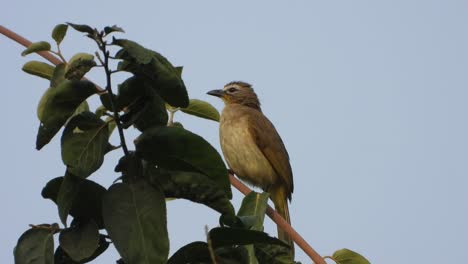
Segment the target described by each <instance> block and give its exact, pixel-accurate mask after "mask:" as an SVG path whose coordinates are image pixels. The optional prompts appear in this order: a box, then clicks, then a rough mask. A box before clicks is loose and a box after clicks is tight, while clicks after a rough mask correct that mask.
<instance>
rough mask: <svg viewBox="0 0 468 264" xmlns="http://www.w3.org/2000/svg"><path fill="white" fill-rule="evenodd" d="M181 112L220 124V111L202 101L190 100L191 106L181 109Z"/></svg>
mask: <svg viewBox="0 0 468 264" xmlns="http://www.w3.org/2000/svg"><path fill="white" fill-rule="evenodd" d="M180 110H181V111H182V112H184V113H186V114H189V115H194V116H198V117H201V118H205V119H210V120H213V121H217V122H219V112H218V110H216V108H214V106H212V105H211V104H209V103H207V102H205V101H202V100H198V99H190V103H189V106H188V107H187V108H181V109H180Z"/></svg>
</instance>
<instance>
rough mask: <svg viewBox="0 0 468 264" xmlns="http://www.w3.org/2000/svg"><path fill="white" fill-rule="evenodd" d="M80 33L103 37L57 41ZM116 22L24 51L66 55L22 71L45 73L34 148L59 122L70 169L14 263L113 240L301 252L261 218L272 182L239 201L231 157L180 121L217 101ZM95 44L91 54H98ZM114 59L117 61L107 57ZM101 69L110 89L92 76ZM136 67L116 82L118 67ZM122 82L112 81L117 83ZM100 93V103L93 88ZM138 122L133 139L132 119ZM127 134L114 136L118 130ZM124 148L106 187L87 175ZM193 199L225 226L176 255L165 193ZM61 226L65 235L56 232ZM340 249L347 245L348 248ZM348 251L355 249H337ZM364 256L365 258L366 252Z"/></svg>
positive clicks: (189, 256)
mask: <svg viewBox="0 0 468 264" xmlns="http://www.w3.org/2000/svg"><path fill="white" fill-rule="evenodd" d="M69 27H71V28H73V29H74V30H76V31H78V32H81V33H84V34H85V36H86V37H88V38H90V39H91V40H93V41H94V42H95V43H96V45H97V48H98V51H97V52H94V53H83V52H80V53H76V54H75V55H73V56H72V57H71V58H70V59H69V60H66V59H65V56H64V55H63V54H62V52H61V49H60V45H61V44H62V42H63V41H64V40H65V37H66V34H67V31H68V28H69ZM123 32H124V31H123V29H121V28H120V27H117V26H115V25H114V26H107V27H104V29H102V30H98V29H96V28H92V27H90V26H88V25H80V24H72V23H67V24H59V25H57V26H56V27H55V28H54V29H53V31H52V39H53V40H54V41H55V47H56V49H53V48H52V45H51V44H50V43H49V42H46V41H40V42H36V43H33V44H31V45H30V46H29V47H28V48H27V49H26V50H24V51H23V52H22V55H23V56H25V55H28V54H31V53H37V52H51V53H54V54H56V55H57V56H58V57H59V58H60V59H61V61H62V63H60V64H58V65H50V64H48V63H44V62H41V61H29V62H27V63H26V64H24V66H23V70H24V71H25V72H26V73H29V74H32V75H35V76H38V77H41V78H44V79H46V80H48V82H49V83H48V88H47V89H46V91H45V92H44V94H43V96H42V98H41V99H40V101H39V104H38V108H37V116H38V119H39V128H38V133H37V139H36V148H37V149H38V150H41V149H42V148H43V147H45V146H46V145H47V144H48V143H49V142H50V141H51V140H53V138H54V137H55V136H56V135H57V134H60V131H61V137H60V145H61V156H62V161H63V165H64V173H63V176H60V177H56V178H53V179H51V180H50V181H49V182H48V183H47V184H46V186H45V187H44V188H43V190H42V193H41V194H42V197H43V198H45V199H50V200H51V201H53V202H54V203H55V204H56V205H57V211H58V215H59V218H60V220H61V222H62V225H63V228H60V227H59V225H58V224H43V225H35V226H32V227H31V228H30V229H29V230H27V231H26V232H24V233H23V234H22V235H21V237H20V238H19V240H18V243H17V246H16V247H15V250H14V256H15V263H21V264H22V263H55V264H65V263H67V264H74V263H88V262H90V261H92V260H94V259H95V258H97V257H99V255H101V254H102V253H103V252H105V251H106V249H107V248H108V247H109V245H110V244H112V245H114V246H115V248H116V249H117V251H118V252H119V254H120V256H121V259H120V260H119V261H118V263H127V264H128V263H130V264H133V263H148V264H149V263H152V264H153V263H171V264H184V263H200V264H201V263H252V264H256V263H281V264H286V263H295V262H294V260H293V258H292V253H291V249H290V248H289V246H288V245H287V244H285V243H284V242H282V241H281V240H279V239H277V238H274V237H272V236H269V235H268V234H267V233H265V232H264V230H263V221H264V218H265V212H266V209H267V202H268V194H267V193H256V192H252V193H250V194H249V195H247V196H246V197H245V198H244V200H243V202H242V205H241V207H240V209H239V210H238V211H237V213H236V211H235V209H234V206H233V205H232V203H231V198H232V192H231V187H230V182H229V178H228V171H227V169H226V166H225V164H224V162H223V160H222V158H221V156H220V154H219V153H218V152H217V151H216V149H215V148H214V147H213V146H211V145H210V144H209V143H208V142H207V141H206V140H205V139H204V138H203V137H201V136H199V135H196V134H195V133H193V132H190V131H189V130H187V129H185V128H184V127H183V125H182V124H180V123H179V122H175V121H174V115H175V113H176V112H178V111H181V112H183V113H186V114H189V115H193V116H197V117H201V118H205V119H208V120H213V121H219V113H218V111H217V110H216V109H215V108H214V107H213V106H211V105H210V104H209V103H207V102H204V101H202V100H198V99H190V98H189V96H188V92H187V87H186V85H185V83H184V81H183V79H182V67H176V66H174V65H172V64H171V63H170V62H169V60H168V59H167V58H165V57H164V56H163V55H161V54H160V53H158V52H156V51H153V50H150V49H147V48H145V47H143V46H142V45H140V44H138V43H137V42H135V41H131V40H127V39H116V38H115V37H112V39H110V36H111V35H113V34H115V33H123ZM93 54H94V55H93ZM112 60H116V61H117V62H118V66H117V68H116V69H115V70H113V69H111V68H110V61H112ZM99 68H103V69H104V74H105V77H106V83H105V85H103V86H104V87H105V89H102V88H100V87H99V86H97V85H96V84H94V83H93V82H91V81H89V80H87V79H86V78H85V76H86V74H87V73H88V72H89V71H91V70H94V69H99ZM119 72H127V73H130V75H131V76H130V77H129V78H127V79H126V80H125V81H123V82H122V83H120V84H118V85H116V87H117V89H113V88H114V86H113V84H112V76H113V74H118V73H119ZM114 90H116V92H115V93H114ZM92 96H97V97H99V99H100V101H101V103H102V105H101V106H99V107H97V108H95V109H92V108H91V107H90V105H89V104H88V98H90V97H92ZM132 127H134V128H136V129H137V130H138V131H139V132H140V134H139V136H138V137H137V138H136V139H135V140H134V141H133V143H134V144H133V146H131V147H127V145H126V138H125V134H124V131H125V130H127V129H131V128H132ZM115 130H117V131H118V133H119V139H120V142H118V143H117V144H116V145H117V146H115V144H112V143H111V142H110V136H111V134H112V133H113V131H115ZM119 148H122V150H123V156H122V157H121V158H120V160H119V161H118V163H117V164H116V166H115V172H116V174H115V175H108V177H113V179H115V181H114V183H113V184H112V185H111V186H108V187H104V186H101V185H100V184H98V183H96V182H95V181H93V180H92V179H90V178H91V177H92V176H93V175H94V174H95V173H96V171H98V170H99V169H100V168H101V166H102V164H103V162H104V159H105V156H106V154H107V153H109V152H110V151H115V150H116V149H119ZM169 198H170V199H187V200H190V201H192V202H196V203H200V204H204V205H206V206H207V207H209V208H211V209H213V210H215V211H217V212H219V214H220V218H219V222H220V226H219V227H215V228H213V229H211V230H207V232H206V234H207V239H206V241H196V242H193V243H189V244H188V245H186V246H184V247H182V248H180V249H179V250H178V251H176V252H175V253H174V254H173V255H172V256H169V234H168V231H167V219H166V201H167V200H168V199H169ZM55 234H58V242H59V245H58V246H57V247H55V246H54V240H53V236H54V235H55ZM343 256H344V257H343ZM333 257H334V259H335V260H338V259H343V262H340V263H358V262H349V261H348V260H349V259H350V258H352V257H353V255H352V254H351V255H350V253H349V252H344V253H343V254H341V255H340V253H338V255H336V256H335V255H334V256H333ZM359 263H364V262H359Z"/></svg>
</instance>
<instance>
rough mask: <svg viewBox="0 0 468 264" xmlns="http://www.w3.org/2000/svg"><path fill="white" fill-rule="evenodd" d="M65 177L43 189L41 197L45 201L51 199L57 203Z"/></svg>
mask: <svg viewBox="0 0 468 264" xmlns="http://www.w3.org/2000/svg"><path fill="white" fill-rule="evenodd" d="M62 182H63V177H57V178H53V179H52V180H50V181H49V182H48V183H47V184H46V186H44V188H42V192H41V195H42V197H43V198H44V199H51V200H52V201H54V203H57V196H58V193H59V190H60V186H61V185H62Z"/></svg>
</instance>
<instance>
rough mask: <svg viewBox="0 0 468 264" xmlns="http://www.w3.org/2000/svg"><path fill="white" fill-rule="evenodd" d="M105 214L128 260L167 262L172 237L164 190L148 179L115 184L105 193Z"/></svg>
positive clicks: (115, 239)
mask: <svg viewBox="0 0 468 264" xmlns="http://www.w3.org/2000/svg"><path fill="white" fill-rule="evenodd" d="M103 217H104V224H105V226H106V229H107V231H108V234H109V236H110V237H111V239H112V241H113V243H114V245H115V247H116V249H117V251H118V252H119V253H120V255H121V256H122V258H123V260H124V261H125V263H146V264H157V263H166V261H167V256H168V254H169V238H168V234H167V224H166V202H165V200H164V195H163V193H162V191H161V190H158V189H155V188H153V187H151V186H150V185H149V184H147V183H146V182H144V181H137V182H135V183H131V184H127V183H117V184H114V185H112V186H111V187H110V188H109V191H108V192H107V193H106V195H105V196H104V200H103Z"/></svg>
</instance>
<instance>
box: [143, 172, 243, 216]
mask: <svg viewBox="0 0 468 264" xmlns="http://www.w3.org/2000/svg"><path fill="white" fill-rule="evenodd" d="M146 177H147V178H148V179H149V181H150V182H151V184H153V185H156V186H161V187H162V189H163V191H164V195H165V196H166V197H172V198H183V199H188V200H190V201H192V202H196V203H201V204H205V205H206V206H208V207H210V208H212V209H214V210H216V211H218V212H220V213H221V214H225V215H233V214H234V207H233V206H232V204H231V202H230V201H229V198H228V197H227V195H226V193H225V192H224V191H223V190H221V189H220V188H219V186H218V185H217V184H216V183H215V182H214V181H212V180H211V179H209V178H208V177H206V176H205V175H203V174H200V173H197V172H185V171H168V170H161V169H158V168H154V167H150V168H147V169H146Z"/></svg>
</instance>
